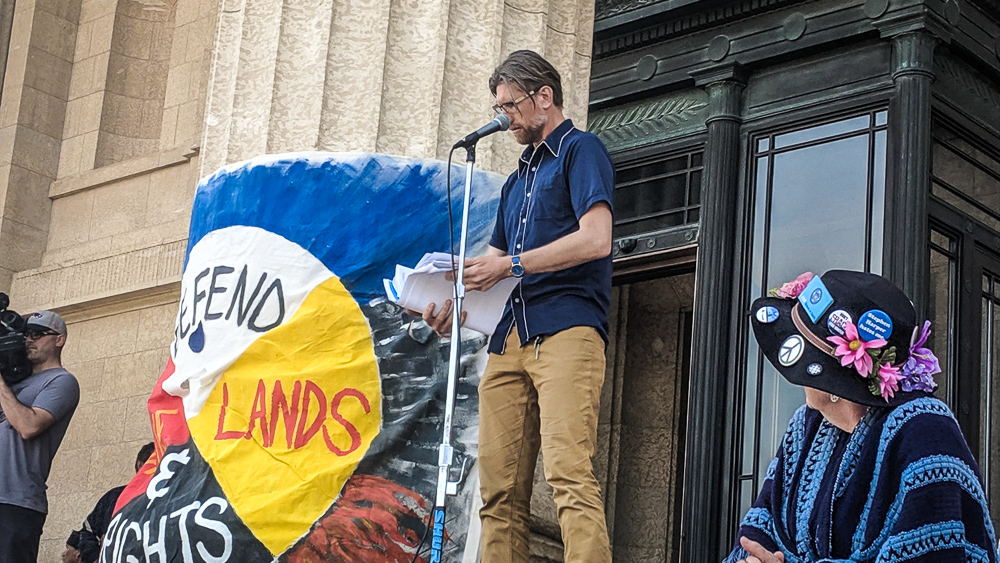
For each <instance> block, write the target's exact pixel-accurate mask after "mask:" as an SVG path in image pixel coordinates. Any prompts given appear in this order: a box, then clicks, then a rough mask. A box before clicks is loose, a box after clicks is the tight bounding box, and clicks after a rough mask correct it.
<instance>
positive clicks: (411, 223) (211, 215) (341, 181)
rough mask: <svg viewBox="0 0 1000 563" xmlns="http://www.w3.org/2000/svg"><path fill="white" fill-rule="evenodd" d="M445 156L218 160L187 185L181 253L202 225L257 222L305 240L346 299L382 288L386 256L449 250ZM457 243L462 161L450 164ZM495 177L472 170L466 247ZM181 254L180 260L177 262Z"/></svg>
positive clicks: (407, 260) (484, 228)
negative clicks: (188, 212) (190, 191)
mask: <svg viewBox="0 0 1000 563" xmlns="http://www.w3.org/2000/svg"><path fill="white" fill-rule="evenodd" d="M445 173H446V165H445V163H443V162H440V161H435V160H420V159H405V158H399V157H392V156H387V155H378V154H362V153H291V154H286V155H269V156H264V157H259V158H255V159H252V160H249V161H247V162H244V163H238V164H233V165H229V166H226V167H225V168H223V169H221V170H219V171H218V172H216V173H215V174H212V175H211V176H208V177H207V178H205V179H203V180H202V181H201V183H200V184H199V186H198V192H197V194H196V195H195V201H194V207H193V210H192V217H191V230H190V233H189V239H188V250H187V254H188V255H189V254H190V252H191V249H192V248H193V247H194V245H195V244H197V243H198V241H199V240H201V238H202V237H204V236H205V235H206V234H207V233H209V232H211V231H214V230H216V229H221V228H225V227H230V226H234V225H246V226H253V227H260V228H262V229H265V230H268V231H271V232H273V233H275V234H278V235H280V236H282V237H284V238H286V239H288V240H289V241H291V242H294V243H296V244H298V245H299V246H301V247H303V248H305V249H306V250H308V251H309V252H310V253H312V254H313V255H314V256H316V257H317V258H318V259H319V260H321V261H322V262H323V263H324V265H326V267H327V268H329V269H330V271H332V272H333V273H334V274H336V275H337V276H338V277H339V278H340V280H341V282H343V283H344V285H345V287H346V288H347V289H348V290H349V291H350V292H351V294H352V295H353V296H354V298H355V299H357V300H358V301H360V302H364V301H367V300H369V299H372V298H374V297H378V296H381V295H382V293H383V288H382V278H384V277H392V275H393V273H394V266H395V264H397V263H399V264H403V265H407V266H412V265H414V264H416V262H417V261H418V260H419V259H420V257H421V256H423V255H424V254H425V253H427V252H435V251H438V252H447V251H448V245H449V241H448V208H447V199H446V198H447V192H446V188H445V185H446V174H445ZM451 180H452V190H453V192H452V209H453V215H454V220H455V225H454V236H455V245H456V248H455V250H456V253H457V251H458V243H459V235H460V225H461V216H462V215H461V214H462V197H463V189H464V184H465V168H464V166H459V165H453V167H452V174H451ZM502 183H503V178H502V177H501V176H499V175H497V174H492V173H487V172H482V171H477V173H476V175H475V176H474V180H473V187H474V189H473V194H472V210H471V213H470V220H469V240H470V241H482V242H480V243H478V244H477V245H475V246H472V245H471V244H470V248H469V249H468V255H469V256H475V255H476V254H479V253H481V252H482V251H483V250H484V249H485V241H487V240H488V239H489V233H490V232H491V231H492V228H493V223H494V220H495V218H496V207H497V204H498V200H499V195H500V188H501V186H502ZM186 261H187V259H186V258H185V267H186Z"/></svg>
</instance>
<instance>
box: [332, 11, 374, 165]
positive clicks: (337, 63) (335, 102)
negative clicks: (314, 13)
mask: <svg viewBox="0 0 1000 563" xmlns="http://www.w3.org/2000/svg"><path fill="white" fill-rule="evenodd" d="M389 4H390V3H389V2H386V1H385V0H338V1H337V2H334V6H333V17H332V18H331V25H330V47H329V49H328V50H327V60H326V91H325V92H324V93H323V116H322V118H321V120H320V129H319V144H318V146H317V148H318V149H320V150H324V151H352V150H354V151H366V152H370V151H374V150H375V144H376V143H377V141H378V124H379V121H380V119H381V107H382V85H383V84H384V81H383V72H384V65H385V53H386V43H387V42H386V38H387V37H388V33H389ZM359 45H363V46H364V47H363V48H358V46H359ZM347 132H350V133H351V134H347Z"/></svg>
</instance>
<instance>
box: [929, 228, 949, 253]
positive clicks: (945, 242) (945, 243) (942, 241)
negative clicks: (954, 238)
mask: <svg viewBox="0 0 1000 563" xmlns="http://www.w3.org/2000/svg"><path fill="white" fill-rule="evenodd" d="M931 244H934V245H935V246H937V247H938V248H940V249H942V250H944V251H946V252H950V251H951V237H949V236H948V235H946V234H944V233H942V232H939V231H935V230H933V229H932V230H931Z"/></svg>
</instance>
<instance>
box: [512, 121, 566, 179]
mask: <svg viewBox="0 0 1000 563" xmlns="http://www.w3.org/2000/svg"><path fill="white" fill-rule="evenodd" d="M573 129H574V127H573V120H571V119H565V120H563V122H562V123H560V124H559V126H558V127H556V128H555V129H553V130H552V132H551V133H549V136H548V137H545V140H544V141H542V142H541V143H539V144H538V147H543V146H544V147H545V148H547V149H549V152H550V153H552V156H554V157H556V158H558V157H559V154H560V153H561V152H562V145H563V140H565V139H566V136H567V135H569V133H570V131H573ZM538 147H534V146H531V145H528V146H527V147H525V148H524V150H523V151H521V158H520V159H519V160H518V162H517V174H518V176H520V175H521V170H523V169H524V167H525V166H527V165H528V164H529V163H530V162H531V157H532V155H534V154H535V151H536V150H537V149H538Z"/></svg>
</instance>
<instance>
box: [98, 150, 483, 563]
mask: <svg viewBox="0 0 1000 563" xmlns="http://www.w3.org/2000/svg"><path fill="white" fill-rule="evenodd" d="M445 173H446V167H445V165H444V164H442V163H440V162H437V161H427V160H411V159H401V158H394V157H389V156H384V155H367V154H326V153H306V154H291V155H277V156H266V157H260V158H256V159H253V160H250V161H248V162H244V163H239V164H234V165H230V166H227V167H225V168H223V169H222V170H220V171H218V172H217V173H215V174H213V175H211V176H209V177H207V178H205V179H204V180H202V182H201V183H200V185H199V187H198V191H197V195H196V197H195V201H194V207H193V211H192V218H191V229H190V236H189V242H188V250H187V255H186V258H185V264H184V272H183V275H182V280H181V298H180V305H179V307H178V314H177V321H176V326H175V332H174V341H173V344H172V345H171V349H170V357H169V360H168V362H167V367H166V369H165V370H164V372H163V374H162V375H161V377H160V379H159V381H158V382H157V384H156V386H155V387H154V389H153V391H152V394H151V396H150V398H149V402H148V406H149V414H150V423H151V426H152V430H153V433H154V435H155V438H156V445H157V451H156V455H154V456H153V458H152V459H151V460H150V462H148V463H147V465H146V467H144V468H143V469H142V470H141V471H140V472H139V473H138V474H137V475H136V477H135V478H134V479H133V480H132V482H130V483H129V485H128V486H127V487H126V490H125V492H124V493H123V494H122V496H121V498H120V499H119V502H118V506H117V507H116V514H115V516H114V520H113V521H112V523H111V526H110V528H109V531H108V533H107V535H106V537H105V541H104V544H103V550H102V554H101V559H100V560H101V561H102V562H114V563H137V562H143V563H153V562H157V563H166V562H183V563H190V562H206V563H225V562H250V563H252V562H257V561H260V562H265V561H273V560H278V561H283V562H288V563H305V562H313V561H351V562H368V561H371V562H375V561H378V562H383V561H384V562H397V561H398V562H403V561H406V562H409V561H412V560H414V557H415V556H416V561H425V560H426V557H427V555H428V554H429V549H428V545H429V541H430V538H429V537H427V536H429V534H428V533H427V525H428V517H429V514H430V511H431V509H432V505H433V498H434V493H435V490H436V469H437V467H436V466H437V445H438V442H439V440H440V422H441V417H442V414H443V412H442V411H443V408H444V394H445V384H446V380H447V371H448V354H447V343H445V342H441V341H440V340H439V339H438V338H436V337H433V336H432V335H431V334H430V333H429V331H428V330H427V328H426V327H425V326H422V325H420V324H419V323H418V325H417V327H416V329H414V326H412V325H411V323H410V319H409V317H406V316H405V315H404V314H403V312H402V310H401V309H400V308H399V307H397V306H396V305H393V304H391V303H389V302H387V301H386V299H385V298H384V296H383V295H382V293H381V292H382V283H381V280H382V278H383V277H386V276H391V274H392V271H393V268H394V266H395V264H397V263H401V264H414V263H416V261H417V260H419V258H420V257H421V256H422V255H423V254H424V253H425V252H428V251H447V250H448V248H449V232H448V230H449V229H448V222H447V221H448V219H447V215H448V214H447V204H446V194H447V190H446V185H447V182H446V174H445ZM463 183H464V174H463V170H462V169H460V168H458V167H455V168H454V169H453V173H452V184H453V189H454V190H455V196H454V198H453V212H454V214H455V217H456V225H455V230H454V233H453V234H454V237H455V240H456V241H457V240H458V237H459V232H458V219H459V218H460V217H461V193H462V187H463V186H462V184H463ZM474 183H475V187H476V189H475V191H474V193H473V211H472V213H471V214H470V241H471V242H470V246H471V248H470V255H475V254H476V253H478V252H479V251H481V250H482V249H483V248H484V247H485V244H486V241H487V239H488V236H489V233H490V230H491V228H492V224H493V219H494V213H495V210H496V205H497V199H498V197H499V189H500V186H501V185H502V178H500V177H498V176H496V175H493V174H487V173H483V172H479V173H477V175H476V178H475V182H474ZM463 338H464V340H463V372H462V375H461V379H460V383H459V390H458V399H457V403H456V414H455V418H454V423H455V440H454V443H455V445H456V450H457V456H456V459H457V461H456V466H458V467H461V466H463V465H464V466H465V467H467V468H469V469H470V471H471V468H472V465H473V463H474V462H475V458H476V443H477V420H476V411H477V401H478V397H477V393H476V384H477V383H478V377H479V373H481V369H482V367H483V365H484V364H485V352H484V346H485V344H486V336H483V335H479V334H478V333H473V332H469V333H467V334H465V336H463ZM474 488H475V483H474V479H472V480H466V481H464V482H463V483H462V484H461V486H460V492H459V495H458V496H456V497H452V498H451V499H450V500H449V503H450V504H449V506H448V515H449V521H448V523H447V548H446V557H445V560H447V561H461V560H463V556H464V553H465V544H466V537H467V534H468V529H469V522H470V516H471V517H472V518H475V515H474V514H471V508H470V507H471V503H472V498H473V496H474ZM421 545H422V546H423V549H421V550H419V552H418V546H421Z"/></svg>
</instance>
